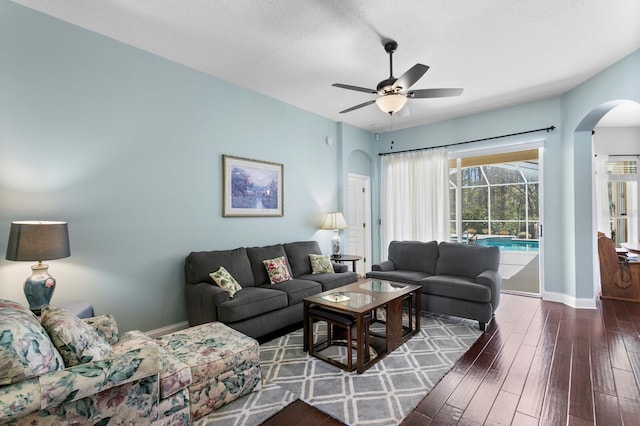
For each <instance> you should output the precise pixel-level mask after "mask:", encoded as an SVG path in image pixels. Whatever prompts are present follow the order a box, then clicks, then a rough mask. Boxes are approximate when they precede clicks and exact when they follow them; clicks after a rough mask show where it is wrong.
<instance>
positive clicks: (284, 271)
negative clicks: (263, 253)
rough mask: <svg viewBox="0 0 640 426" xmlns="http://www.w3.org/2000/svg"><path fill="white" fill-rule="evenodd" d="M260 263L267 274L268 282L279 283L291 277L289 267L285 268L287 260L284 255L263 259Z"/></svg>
mask: <svg viewBox="0 0 640 426" xmlns="http://www.w3.org/2000/svg"><path fill="white" fill-rule="evenodd" d="M262 264H263V265H264V267H265V269H266V270H267V275H269V282H270V283H271V284H272V285H273V284H279V283H281V282H284V281H289V280H290V279H291V274H289V268H287V260H286V258H285V257H284V256H282V257H276V258H275V259H267V260H263V261H262Z"/></svg>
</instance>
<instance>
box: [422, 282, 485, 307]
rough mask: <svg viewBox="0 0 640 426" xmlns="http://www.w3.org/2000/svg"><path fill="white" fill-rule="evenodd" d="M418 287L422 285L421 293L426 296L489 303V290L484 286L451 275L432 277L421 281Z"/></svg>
mask: <svg viewBox="0 0 640 426" xmlns="http://www.w3.org/2000/svg"><path fill="white" fill-rule="evenodd" d="M420 285H422V289H421V292H422V293H423V294H427V295H429V294H430V295H434V296H443V297H449V298H452V299H461V300H469V301H472V302H478V303H488V302H491V289H490V288H489V287H487V286H486V285H483V284H478V283H476V282H474V281H473V280H472V279H470V278H464V277H460V276H453V275H434V276H432V277H428V278H425V279H424V280H422V282H421V283H420ZM427 297H429V296H427Z"/></svg>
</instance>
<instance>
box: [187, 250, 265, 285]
mask: <svg viewBox="0 0 640 426" xmlns="http://www.w3.org/2000/svg"><path fill="white" fill-rule="evenodd" d="M221 266H224V268H225V269H226V270H227V271H229V273H230V274H231V275H232V276H233V278H235V279H236V281H238V284H240V285H241V286H242V287H250V286H253V285H255V281H254V279H253V274H252V273H251V264H250V263H249V257H248V256H247V250H246V249H245V248H244V247H240V248H237V249H234V250H219V251H198V252H191V253H189V255H188V256H187V258H186V260H185V279H186V283H187V284H197V283H201V282H209V283H212V284H214V282H213V280H212V279H211V277H210V276H209V274H210V273H211V272H215V271H217V270H218V268H220V267H221Z"/></svg>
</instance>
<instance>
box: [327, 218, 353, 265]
mask: <svg viewBox="0 0 640 426" xmlns="http://www.w3.org/2000/svg"><path fill="white" fill-rule="evenodd" d="M348 227H349V225H348V224H347V221H346V220H344V216H342V213H341V212H330V213H329V214H327V218H326V219H325V220H324V223H323V224H322V226H321V227H320V229H333V231H334V232H335V234H334V236H333V237H332V238H331V248H332V249H333V255H334V256H336V257H338V256H340V243H341V241H340V230H341V229H347V228H348Z"/></svg>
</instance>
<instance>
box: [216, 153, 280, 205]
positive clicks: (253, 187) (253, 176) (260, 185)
mask: <svg viewBox="0 0 640 426" xmlns="http://www.w3.org/2000/svg"><path fill="white" fill-rule="evenodd" d="M222 173H223V191H222V197H223V203H222V204H223V211H222V216H224V217H269V216H273V217H278V216H284V205H283V204H284V203H283V200H284V197H283V195H284V194H283V187H284V165H282V164H279V163H271V162H268V161H260V160H252V159H249V158H241V157H233V156H231V155H223V156H222Z"/></svg>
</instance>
